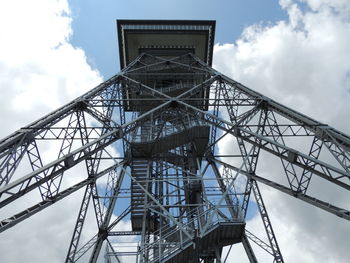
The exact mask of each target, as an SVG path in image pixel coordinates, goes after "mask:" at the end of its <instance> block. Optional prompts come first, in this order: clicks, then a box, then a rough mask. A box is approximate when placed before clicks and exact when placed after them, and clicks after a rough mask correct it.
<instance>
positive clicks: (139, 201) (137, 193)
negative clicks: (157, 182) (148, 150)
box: [131, 159, 149, 231]
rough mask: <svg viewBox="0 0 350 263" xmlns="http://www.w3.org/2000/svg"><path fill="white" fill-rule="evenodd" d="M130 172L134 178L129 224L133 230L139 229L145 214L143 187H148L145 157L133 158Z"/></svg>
mask: <svg viewBox="0 0 350 263" xmlns="http://www.w3.org/2000/svg"><path fill="white" fill-rule="evenodd" d="M131 174H132V176H133V178H134V180H133V181H132V182H131V224H132V229H133V231H141V230H142V222H143V220H144V216H147V215H145V204H146V203H147V196H146V195H145V191H144V189H148V188H149V183H148V175H149V165H148V161H147V160H145V159H134V160H133V161H132V164H131ZM142 188H143V189H142ZM148 227H149V226H148Z"/></svg>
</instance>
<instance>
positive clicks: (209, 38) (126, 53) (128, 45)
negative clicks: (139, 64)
mask: <svg viewBox="0 0 350 263" xmlns="http://www.w3.org/2000/svg"><path fill="white" fill-rule="evenodd" d="M117 27H118V43H119V57H120V68H121V69H123V68H124V67H125V66H127V65H128V64H129V63H130V62H132V61H133V60H134V59H135V58H136V57H137V56H138V55H139V54H141V53H143V52H145V53H150V54H153V55H156V56H163V57H172V56H178V55H182V54H185V53H189V52H192V53H194V54H195V55H196V56H197V57H199V58H200V59H201V60H202V61H204V62H206V63H207V64H208V65H210V66H211V64H212V58H213V45H214V34H215V21H213V20H117Z"/></svg>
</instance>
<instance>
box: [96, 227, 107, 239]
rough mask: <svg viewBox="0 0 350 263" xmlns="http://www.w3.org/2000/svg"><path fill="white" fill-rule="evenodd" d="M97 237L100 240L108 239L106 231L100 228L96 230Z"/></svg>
mask: <svg viewBox="0 0 350 263" xmlns="http://www.w3.org/2000/svg"><path fill="white" fill-rule="evenodd" d="M98 237H99V238H101V239H106V238H107V237H108V231H107V229H105V228H100V229H99V230H98Z"/></svg>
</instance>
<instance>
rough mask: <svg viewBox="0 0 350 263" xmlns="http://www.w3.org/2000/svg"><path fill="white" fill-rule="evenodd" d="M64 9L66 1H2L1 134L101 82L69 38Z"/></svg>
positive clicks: (0, 58) (0, 49)
mask: <svg viewBox="0 0 350 263" xmlns="http://www.w3.org/2000/svg"><path fill="white" fill-rule="evenodd" d="M69 12H70V11H69V7H68V3H67V1H65V0H60V1H44V0H35V1H20V0H14V1H2V2H1V8H0V25H1V26H0V42H1V46H0V92H1V96H0V107H1V108H0V112H1V113H0V114H1V126H2V129H1V131H0V137H4V136H6V135H7V134H9V132H10V131H14V130H16V129H18V128H19V127H21V126H23V125H26V124H28V123H29V122H31V121H33V120H36V119H38V118H40V117H41V116H43V115H44V114H47V113H48V112H50V111H52V110H54V109H56V108H58V107H59V106H62V105H63V104H65V103H67V102H69V101H70V100H72V99H73V98H75V97H77V96H79V95H81V94H82V93H83V92H85V91H87V90H89V89H91V87H93V86H95V85H96V84H98V83H99V82H101V81H102V79H101V76H100V75H99V73H98V72H97V71H96V70H94V69H92V68H91V67H90V66H89V65H88V63H87V62H86V60H87V59H86V56H85V54H84V51H83V50H81V49H79V48H76V47H74V46H72V45H71V44H70V42H69V38H70V36H71V34H72V29H71V18H70V16H69Z"/></svg>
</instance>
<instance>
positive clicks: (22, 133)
mask: <svg viewBox="0 0 350 263" xmlns="http://www.w3.org/2000/svg"><path fill="white" fill-rule="evenodd" d="M174 68H185V69H187V70H188V73H186V74H188V75H189V76H192V77H199V76H205V78H204V79H203V80H202V81H201V82H200V83H197V84H196V85H193V86H192V87H189V88H188V89H187V90H184V91H182V92H180V93H179V94H176V95H175V96H174V95H169V93H167V92H166V90H164V89H163V90H162V89H157V88H155V87H152V86H149V85H147V83H146V82H143V81H142V79H143V78H145V77H151V76H152V74H154V75H157V76H161V74H164V76H166V77H167V78H176V77H177V75H178V74H177V73H176V72H174V73H172V69H174ZM165 69H166V71H164V73H161V71H162V70H165ZM184 74H185V73H184ZM125 87H132V88H135V89H138V90H139V91H140V92H142V93H143V94H146V96H145V97H144V98H137V99H133V98H125V94H124V93H123V92H124V89H125ZM204 91H206V92H209V96H207V97H206V98H205V99H204V100H199V99H198V98H196V94H199V93H200V92H204ZM133 100H134V101H141V102H142V103H144V104H145V105H146V104H147V103H154V102H155V101H157V103H156V106H155V107H153V108H152V109H150V110H148V111H146V112H143V113H142V114H139V116H136V117H134V116H132V115H131V113H128V112H126V111H125V109H126V108H125V103H126V102H132V101H133ZM201 103H204V104H206V105H207V107H208V109H209V111H207V110H204V109H203V107H204V106H203V105H201ZM114 109H117V110H118V111H119V114H118V113H115V112H113V110H114ZM167 110H168V111H173V112H176V114H180V115H181V116H192V117H193V118H195V119H197V120H200V121H203V122H205V123H207V124H209V125H211V134H210V141H209V144H208V146H207V149H206V151H205V152H204V154H203V156H199V159H198V160H197V162H204V163H205V162H206V163H207V164H206V165H205V164H204V165H203V167H205V168H204V169H203V174H202V175H204V174H205V173H206V172H205V171H206V170H207V169H208V167H211V169H212V171H213V173H214V174H215V177H216V179H215V180H216V182H218V185H219V186H220V189H221V194H222V198H221V199H222V200H225V202H226V205H228V207H230V209H229V211H230V213H231V216H232V215H233V214H234V213H235V212H236V211H234V209H232V207H234V203H235V202H241V206H242V207H243V209H244V211H247V206H248V203H249V196H250V193H251V190H253V192H254V194H255V197H256V198H257V203H258V204H259V209H260V210H261V213H262V217H263V220H264V222H267V223H266V224H265V225H264V226H265V229H266V230H267V231H268V233H267V234H268V239H269V242H270V245H268V244H266V243H264V241H262V240H260V239H259V238H258V237H256V236H255V235H254V234H252V233H250V232H246V234H245V236H244V238H243V239H242V242H243V244H244V247H245V249H246V251H247V254H248V256H249V259H250V261H251V262H256V257H255V255H254V253H253V251H252V249H251V247H250V244H249V241H247V240H248V239H247V238H249V239H250V240H252V241H253V242H254V243H256V244H258V245H259V246H260V247H262V248H263V249H264V250H266V251H267V252H268V253H270V254H272V255H273V257H274V259H275V260H276V259H278V260H279V261H278V260H277V262H282V257H281V253H280V251H279V249H278V245H277V241H276V238H275V236H274V235H273V231H272V229H271V222H269V220H267V219H268V217H267V216H266V215H267V214H266V208H265V206H264V203H263V201H262V197H261V193H260V191H259V189H258V188H257V184H256V181H258V182H261V183H264V184H266V185H268V186H270V187H272V188H274V189H277V190H279V191H282V192H284V193H287V194H289V195H292V196H294V197H296V198H298V199H300V200H302V201H304V202H307V203H309V204H312V205H314V206H316V207H319V208H321V209H323V210H325V211H327V212H330V213H333V214H335V215H337V216H340V217H342V218H344V219H347V220H350V212H349V211H347V210H346V209H342V208H339V207H336V206H334V205H332V204H330V203H327V202H325V201H321V200H319V199H318V198H315V197H310V196H308V195H306V192H307V189H308V188H309V186H310V185H312V181H311V178H312V175H314V176H319V177H321V178H323V179H325V180H326V181H328V183H332V184H336V185H338V186H340V187H342V188H344V189H346V190H350V172H349V163H350V137H349V136H347V135H345V134H343V133H342V132H340V131H337V130H335V129H334V128H332V127H329V126H328V125H325V124H322V123H319V122H317V121H315V120H313V119H311V118H309V117H307V116H305V115H303V114H300V113H298V112H296V111H294V110H292V109H289V108H287V107H285V106H283V105H281V104H279V103H277V102H275V101H273V100H271V99H269V98H267V97H265V96H263V95H262V94H259V93H257V92H255V91H253V90H251V89H249V88H247V87H245V86H243V85H242V84H240V83H238V82H236V81H234V80H232V79H230V78H228V77H226V76H224V75H222V74H221V73H219V72H217V71H215V70H214V69H212V68H210V67H209V66H208V65H206V64H205V63H203V62H202V61H200V60H199V59H198V58H196V57H194V56H193V55H191V54H189V55H187V56H183V57H180V58H174V59H171V60H169V59H162V58H157V57H153V56H150V55H145V54H142V55H140V56H139V57H138V58H137V59H136V60H135V61H134V62H132V63H131V64H130V65H129V66H128V67H127V68H125V69H124V70H123V71H122V72H121V73H119V74H118V75H116V76H114V77H112V78H111V79H109V80H107V81H106V82H104V83H102V84H101V85H99V86H97V87H96V88H94V89H93V90H91V91H89V92H87V93H86V94H84V95H83V96H81V97H79V98H78V99H76V100H74V101H72V102H71V103H69V104H67V105H65V106H63V107H61V108H60V109H58V110H56V111H54V112H52V113H50V114H48V115H47V116H45V117H43V118H41V119H40V120H38V121H36V122H33V123H32V124H30V125H28V126H26V127H24V128H22V129H20V130H19V131H17V132H15V133H13V134H11V135H10V136H8V137H6V138H4V139H3V140H2V141H0V186H1V188H0V197H1V198H0V208H2V207H6V206H9V205H11V204H12V203H14V202H16V201H17V200H18V199H20V198H22V196H26V195H27V194H29V193H33V192H37V193H38V195H39V197H40V198H39V199H37V202H36V203H34V205H33V206H31V207H29V208H25V209H23V210H22V211H21V212H19V213H16V214H14V215H10V216H8V217H7V218H5V219H1V222H0V231H4V230H7V229H9V228H10V227H12V226H14V225H16V224H17V223H19V222H21V221H23V220H24V219H26V218H28V217H30V216H32V215H34V214H36V213H37V212H39V211H41V210H43V209H44V208H46V207H48V206H51V205H52V204H54V203H55V202H57V201H59V200H61V199H62V198H65V197H67V196H69V195H70V194H72V193H73V192H75V191H77V190H79V189H81V188H82V187H84V186H85V187H86V188H85V194H84V196H83V199H82V205H81V208H80V211H79V214H78V218H77V221H76V226H75V229H74V232H73V233H74V234H73V237H72V240H71V244H70V248H69V252H68V255H67V259H66V262H76V261H77V260H79V259H80V258H82V257H83V256H84V255H85V253H86V252H87V251H88V250H89V249H91V248H93V249H92V250H93V252H92V254H91V256H90V262H96V260H97V257H98V255H99V253H100V251H101V248H102V243H103V241H104V240H107V248H106V249H108V254H111V255H114V257H115V259H116V260H119V259H118V255H117V254H118V253H117V252H116V251H114V248H113V245H112V243H111V239H110V238H111V237H112V236H113V228H114V227H115V226H116V225H117V224H118V222H120V221H121V220H122V219H123V218H124V217H126V216H127V215H129V213H130V210H129V209H126V210H124V212H123V213H121V214H119V217H118V218H117V219H116V220H114V221H113V222H112V223H111V222H110V221H111V217H112V214H113V211H114V208H115V203H116V200H117V198H118V195H121V193H120V188H121V185H122V181H123V178H124V174H126V175H128V177H131V180H135V179H133V175H132V174H130V172H128V167H129V166H130V156H129V155H128V151H129V150H130V138H131V137H130V136H132V134H133V133H135V131H136V130H137V129H138V127H140V126H142V125H143V123H145V122H147V121H149V120H150V119H151V118H155V116H161V112H162V111H167ZM225 136H234V137H235V138H236V140H237V147H238V152H239V154H238V155H236V156H239V157H240V160H241V162H240V167H236V166H235V165H233V164H231V163H230V162H229V161H225V160H218V159H216V158H215V157H214V156H215V146H216V145H217V144H218V143H219V142H220V141H221V140H222V139H223V138H225ZM300 137H302V138H310V143H309V145H308V147H307V148H305V149H304V148H302V149H300V148H297V147H295V146H296V145H297V144H298V143H296V142H294V141H293V140H294V139H295V138H300ZM50 141H61V143H60V144H61V147H60V149H59V150H58V155H57V156H58V158H57V159H54V160H53V161H52V160H50V161H46V160H43V153H42V150H41V145H42V143H43V142H48V143H49V142H50ZM79 142H80V143H79ZM118 142H122V146H123V152H124V154H125V156H124V160H123V161H122V162H115V163H113V164H109V168H107V169H102V168H101V167H102V166H101V165H100V163H101V162H103V160H104V159H108V158H110V159H112V160H113V158H114V157H115V155H114V154H113V153H111V151H110V150H108V147H109V146H110V145H115V144H116V143H118ZM113 147H120V146H113ZM216 148H217V147H216ZM247 149H249V150H247ZM262 151H263V152H268V153H270V154H272V156H275V158H276V159H280V160H281V162H282V165H283V168H284V173H285V175H284V176H285V178H286V179H287V183H286V184H285V185H283V184H280V183H277V182H275V181H273V180H269V179H267V178H263V177H261V176H258V175H257V174H256V167H257V166H258V159H259V156H260V152H262ZM324 152H327V153H328V155H327V156H326V157H324ZM26 153H27V159H26V160H27V162H28V163H29V164H30V166H31V168H32V172H29V171H27V173H26V175H25V176H20V175H17V174H16V172H17V170H20V169H22V167H21V163H23V162H25V161H26V160H25V154H26ZM106 153H107V157H106ZM232 156H233V155H232ZM170 157H171V156H170ZM170 157H162V158H163V159H162V160H161V162H159V164H161V163H162V165H165V163H167V164H166V165H165V166H166V169H165V170H169V171H175V172H176V173H180V174H181V173H187V174H188V175H191V174H192V173H193V172H191V171H190V170H186V169H184V168H179V167H177V166H176V165H171V164H170V163H169V162H167V158H170ZM82 161H84V162H85V163H86V178H85V179H83V180H80V181H78V182H77V183H76V184H73V185H68V186H67V185H64V186H62V185H61V181H62V178H63V179H64V178H65V177H64V173H65V172H68V171H70V170H71V169H73V168H74V167H76V166H77V165H78V164H79V163H80V162H82ZM158 161H159V160H158ZM221 169H222V172H221ZM225 169H226V170H225ZM230 171H234V172H235V173H236V175H235V176H232V173H231V172H230ZM106 174H109V175H110V177H109V178H110V183H108V184H107V186H106V187H107V190H106V194H105V196H104V198H105V199H103V198H102V199H100V198H99V197H100V196H101V193H100V191H99V190H98V189H97V184H96V181H97V180H99V179H100V178H102V177H103V176H106ZM192 175H193V176H194V174H192ZM237 175H243V176H245V177H246V181H245V188H244V189H245V190H244V193H242V196H243V198H240V197H239V195H240V193H239V190H237V189H236V188H235V187H234V185H235V183H234V179H233V177H236V176H237ZM203 178H204V176H203ZM208 180H209V179H208ZM210 180H212V179H210ZM152 182H156V181H154V180H153V181H152ZM62 187H65V189H61V188H62ZM140 187H141V188H142V187H143V186H142V185H140ZM175 189H178V190H176V191H183V189H184V187H181V186H179V185H178V186H177V188H175ZM143 191H144V192H145V194H146V195H147V196H148V197H149V199H150V200H151V203H153V204H155V205H156V207H157V209H155V208H154V207H153V208H152V207H149V209H150V210H151V211H153V212H154V213H158V214H159V215H160V216H162V217H164V218H168V220H170V221H172V222H173V223H174V224H175V225H177V227H179V228H180V229H182V230H183V233H184V235H188V236H189V237H191V235H190V234H189V233H187V231H186V229H185V228H184V225H183V224H182V223H181V222H180V221H178V220H177V219H176V218H175V217H174V216H173V215H171V213H169V212H168V211H169V208H168V207H167V205H166V203H160V202H159V201H158V200H157V199H156V198H155V197H154V195H153V193H152V192H150V191H149V190H148V189H145V188H144V189H143ZM208 193H209V192H208ZM172 195H175V192H174V193H170V192H169V193H166V194H165V195H164V196H168V197H166V198H170V197H171V196H172ZM106 197H108V199H106ZM164 198H165V197H164ZM203 198H204V200H205V202H206V203H207V204H208V205H212V207H213V209H214V210H215V209H216V210H215V211H217V213H218V215H220V216H221V217H223V218H224V217H227V215H225V214H224V213H223V212H220V208H219V206H215V205H213V204H211V203H210V198H209V197H207V198H205V197H203ZM320 198H322V195H321V197H320ZM90 199H93V200H94V204H93V206H94V208H95V214H96V219H97V222H98V226H99V227H98V233H97V234H96V235H95V236H94V237H92V238H91V239H90V240H89V241H88V242H87V243H86V244H84V245H82V246H80V247H79V238H80V234H81V232H82V229H83V224H84V220H85V216H86V211H87V210H88V207H89V203H90ZM101 200H109V201H104V202H103V201H101ZM164 200H166V199H164ZM162 202H163V201H162ZM179 202H180V203H179V207H180V204H181V200H179ZM99 207H100V208H99ZM220 213H221V214H220ZM245 213H246V212H245ZM266 218H267V219H266ZM206 228H207V225H204V227H203V231H204V232H205V231H206ZM271 233H272V234H271ZM133 234H135V233H133ZM148 241H150V240H148ZM136 254H137V253H136ZM108 260H109V258H108Z"/></svg>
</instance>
